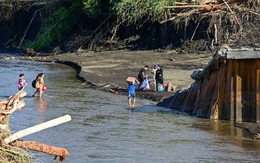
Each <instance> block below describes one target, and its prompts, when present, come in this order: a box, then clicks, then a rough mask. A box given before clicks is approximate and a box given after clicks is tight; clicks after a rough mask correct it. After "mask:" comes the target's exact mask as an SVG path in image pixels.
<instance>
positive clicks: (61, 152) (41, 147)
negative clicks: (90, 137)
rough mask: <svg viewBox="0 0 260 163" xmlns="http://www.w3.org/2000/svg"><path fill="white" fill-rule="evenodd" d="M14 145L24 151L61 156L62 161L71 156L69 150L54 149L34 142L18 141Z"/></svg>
mask: <svg viewBox="0 0 260 163" xmlns="http://www.w3.org/2000/svg"><path fill="white" fill-rule="evenodd" d="M14 145H15V146H17V147H21V148H24V149H30V150H34V151H38V152H44V153H47V154H50V155H54V156H60V161H63V160H64V159H65V158H66V157H67V156H68V155H69V152H68V150H67V149H65V148H59V147H54V146H51V145H47V144H43V143H39V142H34V141H22V140H17V141H16V142H15V143H14Z"/></svg>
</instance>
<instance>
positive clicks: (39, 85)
mask: <svg viewBox="0 0 260 163" xmlns="http://www.w3.org/2000/svg"><path fill="white" fill-rule="evenodd" d="M43 78H44V74H43V73H40V74H38V81H37V82H36V89H37V93H38V95H39V97H42V92H43V91H45V89H46V88H45V85H44V79H43Z"/></svg>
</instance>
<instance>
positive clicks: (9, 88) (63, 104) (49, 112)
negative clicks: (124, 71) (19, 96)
mask: <svg viewBox="0 0 260 163" xmlns="http://www.w3.org/2000/svg"><path fill="white" fill-rule="evenodd" d="M40 72H44V73H45V82H46V84H47V87H48V90H47V91H46V92H45V93H44V94H43V98H42V99H38V98H37V97H35V98H33V97H31V95H32V94H33V92H34V89H33V88H32V87H31V81H32V80H33V79H34V78H35V75H36V74H37V73H40ZM20 73H24V74H25V79H26V81H27V82H28V87H27V88H26V92H27V93H28V95H27V96H26V97H25V98H24V101H25V103H26V104H25V107H23V108H22V109H21V110H18V111H16V112H15V113H14V114H13V116H12V118H11V120H10V123H11V124H10V127H11V130H12V132H15V131H18V130H21V129H25V128H27V127H30V126H33V125H36V124H39V123H41V122H44V121H47V120H50V119H52V118H56V117H59V116H62V115H65V114H70V115H71V117H72V121H70V122H69V123H66V124H63V125H60V126H57V127H54V128H50V129H47V130H44V131H41V132H39V133H36V134H32V135H29V136H27V137H24V138H23V139H24V140H34V141H39V142H43V143H46V144H49V145H54V146H58V147H65V148H67V149H68V151H69V152H70V155H69V156H68V157H67V159H66V160H65V162H71V163H80V162H82V163H85V162H120V163H121V162H149V163H150V162H259V161H260V142H259V141H257V140H253V139H252V138H251V136H250V135H249V134H248V133H247V132H246V131H243V130H242V129H239V128H235V127H234V125H233V123H230V122H227V121H210V120H206V119H200V118H195V117H191V116H188V115H184V114H180V113H178V112H175V111H173V110H170V109H167V108H160V107H156V106H155V103H154V102H151V101H147V100H141V99H138V104H137V105H138V107H137V109H136V111H134V112H133V111H129V110H127V104H126V101H127V99H126V97H125V96H120V95H114V94H111V93H106V92H102V91H98V90H94V89H91V88H89V86H87V85H85V84H82V82H81V81H79V80H78V79H76V72H75V70H73V69H72V68H70V67H68V66H65V65H59V64H54V63H37V62H27V61H19V60H0V74H1V75H0V98H6V97H8V96H10V95H12V94H14V93H16V92H17V86H16V85H17V80H18V75H19V74H20ZM30 154H31V155H32V157H33V160H34V162H46V163H49V162H51V160H52V159H53V156H49V155H46V154H43V153H38V152H30Z"/></svg>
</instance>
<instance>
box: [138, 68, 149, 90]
mask: <svg viewBox="0 0 260 163" xmlns="http://www.w3.org/2000/svg"><path fill="white" fill-rule="evenodd" d="M148 70H149V66H147V65H146V66H144V67H143V68H142V69H141V70H140V71H139V74H138V81H139V82H140V85H141V84H142V82H143V81H144V79H145V78H146V73H147V71H148ZM140 85H139V86H138V88H139V87H140Z"/></svg>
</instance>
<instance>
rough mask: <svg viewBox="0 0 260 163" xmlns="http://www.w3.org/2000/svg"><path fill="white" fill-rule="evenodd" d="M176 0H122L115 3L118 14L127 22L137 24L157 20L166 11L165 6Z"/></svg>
mask: <svg viewBox="0 0 260 163" xmlns="http://www.w3.org/2000/svg"><path fill="white" fill-rule="evenodd" d="M174 1H175V0H146V1H144V0H135V1H133V0H122V1H120V2H118V3H116V4H115V5H114V9H115V11H116V14H117V16H118V17H119V18H121V19H122V21H125V22H126V23H127V24H134V25H137V24H139V23H141V24H143V22H146V21H157V20H159V19H161V17H162V16H163V13H164V6H166V5H173V4H174Z"/></svg>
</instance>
